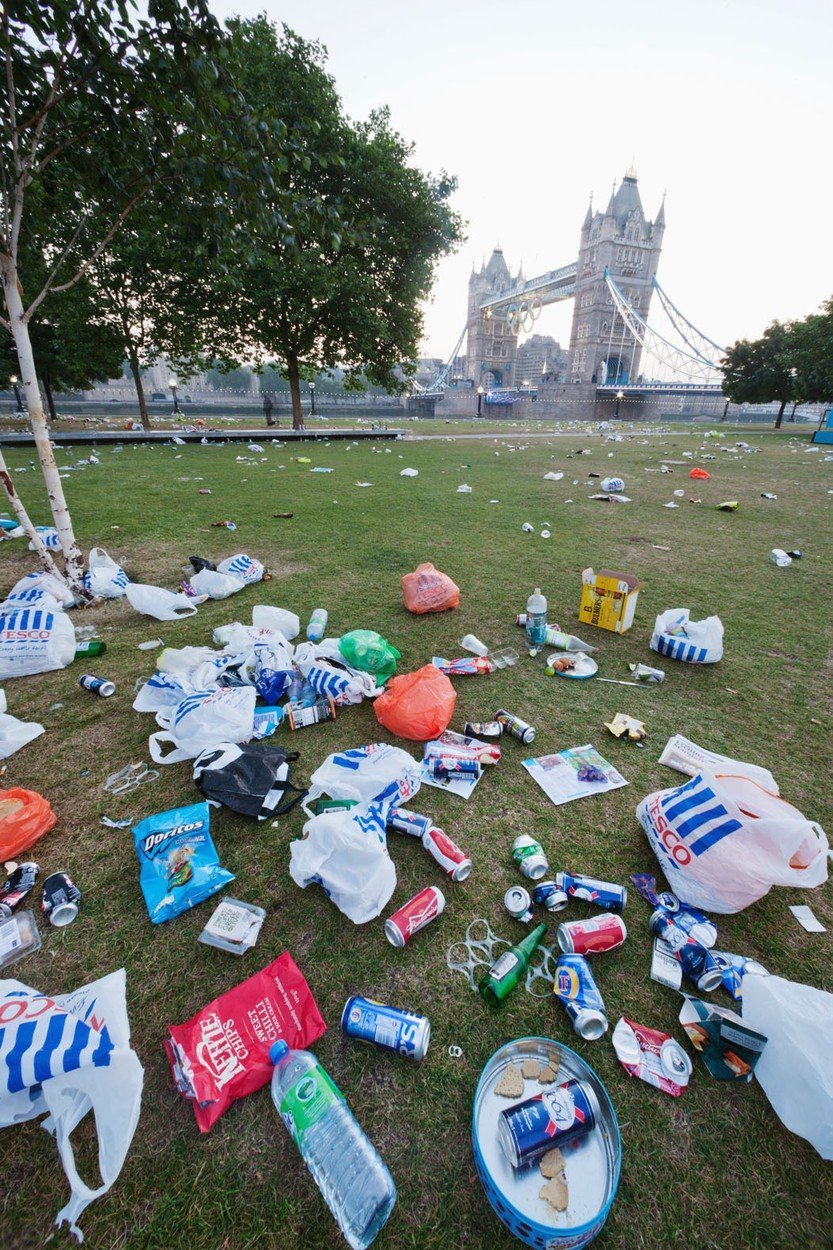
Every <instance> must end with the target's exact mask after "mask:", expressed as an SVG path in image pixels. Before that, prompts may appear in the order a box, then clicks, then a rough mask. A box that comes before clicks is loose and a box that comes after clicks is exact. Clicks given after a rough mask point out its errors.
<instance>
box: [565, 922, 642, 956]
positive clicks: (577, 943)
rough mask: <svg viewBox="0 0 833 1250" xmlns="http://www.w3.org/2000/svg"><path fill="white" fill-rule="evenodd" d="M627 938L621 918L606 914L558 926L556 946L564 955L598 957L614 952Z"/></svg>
mask: <svg viewBox="0 0 833 1250" xmlns="http://www.w3.org/2000/svg"><path fill="white" fill-rule="evenodd" d="M627 936H628V931H627V929H626V928H625V922H624V920H623V919H622V917H621V916H616V915H612V914H610V913H606V914H605V915H602V916H591V917H590V918H589V919H587V920H568V921H566V922H565V923H564V924H560V925H559V926H558V932H557V937H558V945H559V946H560V947H561V949H562V950H563V951H565V952H566V954H568V955H569V954H572V953H575V954H577V955H599V954H601V953H602V951H612V950H615V949H616V947H617V946H621V945H622V944H623V942H624V941H625V938H626V937H627Z"/></svg>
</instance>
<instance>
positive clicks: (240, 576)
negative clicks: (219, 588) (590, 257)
mask: <svg viewBox="0 0 833 1250" xmlns="http://www.w3.org/2000/svg"><path fill="white" fill-rule="evenodd" d="M217 572H218V573H225V574H226V575H227V576H228V577H234V578H236V579H237V581H239V582H242V583H243V585H244V586H252V585H254V583H255V582H259V581H262V580H263V574H264V572H265V569H264V567H263V565H262V564H261V563H260V561H259V560H255V559H253V557H252V556H248V555H246V553H245V551H241V552H239V554H238V555H236V556H229V557H228V559H227V560H221V561H220V563H219V564H218V565H217Z"/></svg>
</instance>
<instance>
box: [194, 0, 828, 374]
mask: <svg viewBox="0 0 833 1250" xmlns="http://www.w3.org/2000/svg"><path fill="white" fill-rule="evenodd" d="M212 8H213V10H214V12H215V13H216V14H217V16H218V17H228V16H230V15H231V14H232V13H240V14H242V15H244V16H254V15H256V14H258V13H261V12H265V13H266V14H267V16H268V17H269V18H271V19H272V20H273V21H275V22H278V23H280V22H285V23H286V24H287V25H289V26H290V27H292V29H294V30H296V31H297V32H298V33H299V34H301V35H303V36H305V37H308V38H317V39H320V40H321V41H322V42H323V43H324V44H325V45H326V47H327V49H328V51H329V56H330V60H329V68H330V71H331V73H332V74H333V76H334V77H335V79H336V82H337V84H338V88H339V90H340V93H341V96H342V99H343V101H344V104H345V108H346V110H347V112H348V113H349V114H350V115H351V116H352V117H354V118H356V119H360V118H363V117H365V116H366V115H367V114H368V113H369V112H370V110H371V109H373V108H376V107H378V106H380V105H383V104H387V105H388V106H389V107H390V109H391V113H392V118H393V122H394V124H395V126H396V127H397V129H398V130H399V131H400V133H401V134H402V135H404V136H405V138H407V139H409V140H411V141H412V142H413V143H414V145H415V158H414V159H415V161H416V163H417V164H419V165H420V166H421V167H422V168H423V169H425V170H428V171H432V172H435V173H436V172H439V171H440V170H441V169H446V170H448V171H449V172H450V173H452V174H454V175H455V176H456V177H457V179H458V182H459V187H458V190H457V192H456V193H455V196H454V201H453V203H454V206H455V207H456V209H457V210H458V212H459V213H460V214H461V215H462V217H463V218H464V219H465V221H466V223H467V224H466V233H467V240H466V242H465V243H464V244H463V245H462V246H461V248H460V249H459V251H458V252H457V253H456V254H455V255H454V256H451V257H447V258H445V259H443V260H442V261H441V262H440V263H439V265H438V267H437V280H436V284H435V287H434V291H433V295H432V298H431V300H430V302H429V303H428V305H427V306H426V309H425V342H424V345H423V351H424V353H425V354H427V355H434V356H440V357H443V358H445V357H447V356H448V355H449V354H450V352H451V350H452V348H453V347H454V343H455V341H456V339H457V337H458V335H459V333H460V331H461V330H462V328H463V324H464V321H465V313H466V293H467V283H468V277H469V274H470V272H471V267H472V264H473V263H474V264H476V265H478V266H479V265H480V263H481V260H482V258H483V256H484V255H485V256H486V257H488V256H489V254H490V253H491V251H492V249H493V248H494V247H496V246H500V247H502V248H503V251H504V254H505V257H506V260H507V263H508V264H509V266H510V269H511V270H512V272H513V273H514V272H515V271H516V270H517V268H518V266H519V264H521V263H522V264H523V267H524V271H525V273H526V275H527V277H529V276H532V275H533V274H536V273H539V272H543V271H544V270H547V269H553V268H557V267H558V266H560V265H564V264H567V263H568V262H570V261H573V260H575V258H576V255H577V252H578V237H579V231H580V228H581V223H582V220H583V218H584V214H585V211H586V209H587V204H588V200H589V197H590V194H591V192H592V193H593V196H594V204H595V207H596V208H604V207H605V206H606V204H607V201H608V198H609V196H610V191H611V185H612V183H613V181H614V179H621V177H622V175H623V174H624V173H625V171H626V169H627V168H628V167H629V166H630V165H631V163H632V162H633V163H634V165H635V167H636V171H637V175H638V179H639V189H640V193H641V196H642V203H643V207H644V210H645V213H646V215H647V216H648V217H649V218H653V217H654V216H655V215H656V212H657V210H658V209H659V205H660V202H661V200H662V195H663V193H664V192H666V193H667V200H666V219H667V229H666V233H665V241H664V246H663V253H662V258H661V260H660V265H659V271H658V278H659V280H660V282H661V283H662V285H663V287H664V289H665V290H666V291H667V292H668V294H669V295H670V296H671V298H672V300H673V301H674V303H675V304H676V305H677V306H678V307H679V308H680V309H681V310H682V311H683V313H685V314H686V315H687V316H688V318H689V319H690V320H691V321H692V322H693V323H694V324H695V325H696V326H698V328H699V329H700V330H702V331H704V332H705V333H706V334H707V335H708V336H709V337H710V338H712V339H714V340H715V341H716V342H717V343H719V344H728V343H731V342H733V341H734V340H735V339H737V338H743V337H754V336H757V335H758V334H760V332H761V331H762V330H763V329H764V327H765V326H766V325H767V324H768V323H769V322H770V321H771V320H772V319H773V318H779V319H782V320H784V319H788V318H793V317H802V316H805V315H806V314H807V313H810V312H813V311H815V310H816V308H817V306H818V305H819V303H820V302H821V301H822V300H824V299H827V298H829V297H830V296H831V295H833V243H831V234H832V233H833V232H831V229H830V226H829V222H830V219H831V215H833V162H831V161H830V159H829V147H830V126H831V121H833V68H831V61H830V49H831V46H833V3H831V0H790V2H789V3H787V0H630V3H627V4H626V3H622V2H621V0H617V2H615V3H614V2H613V0H595V3H593V4H583V3H580V2H576V0H572V2H570V3H565V2H564V0H502V2H501V0H407V3H406V2H405V0H280V3H278V0H235V2H232V3H227V2H226V0H212ZM571 315H572V303H571V302H565V303H560V304H556V305H554V306H553V307H550V308H546V309H544V310H543V312H542V314H541V317H540V319H539V321H538V323H537V325H536V327H535V330H536V332H537V333H544V334H553V335H554V336H555V337H556V338H558V339H559V340H560V341H561V342H562V343H565V344H566V342H567V341H568V340H569V327H570V317H571Z"/></svg>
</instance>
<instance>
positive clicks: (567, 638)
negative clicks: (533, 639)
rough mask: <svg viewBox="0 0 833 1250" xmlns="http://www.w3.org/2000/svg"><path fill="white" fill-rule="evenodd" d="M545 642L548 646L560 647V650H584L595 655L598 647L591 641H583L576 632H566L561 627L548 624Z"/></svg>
mask: <svg viewBox="0 0 833 1250" xmlns="http://www.w3.org/2000/svg"><path fill="white" fill-rule="evenodd" d="M544 643H545V644H546V646H548V647H558V649H559V650H560V651H583V652H584V653H585V654H586V655H595V653H596V650H597V648H596V647H591V646H590V643H589V642H582V641H581V639H580V638H576V636H575V634H565V633H564V632H563V631H562V630H560V629H554V628H553V627H552V626H551V625H548V626H547V628H546V629H545V630H544Z"/></svg>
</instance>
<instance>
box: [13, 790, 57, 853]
mask: <svg viewBox="0 0 833 1250" xmlns="http://www.w3.org/2000/svg"><path fill="white" fill-rule="evenodd" d="M57 823H58V817H57V816H56V815H55V813H54V812H53V810H52V808H51V807H50V806H49V804H48V803H47V801H46V799H45V798H43V796H42V795H40V794H38V793H37V791H36V790H21V789H20V788H19V787H14V788H13V789H11V790H0V864H3V863H5V862H6V860H9V859H17V857H18V856H19V855H21V854H22V853H23V851H28V850H29V848H30V847H31V846H34V845H35V843H36V842H37V840H38V838H42V837H43V835H44V834H45V833H49V830H50V829H54V827H55V825H56V824H57Z"/></svg>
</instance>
